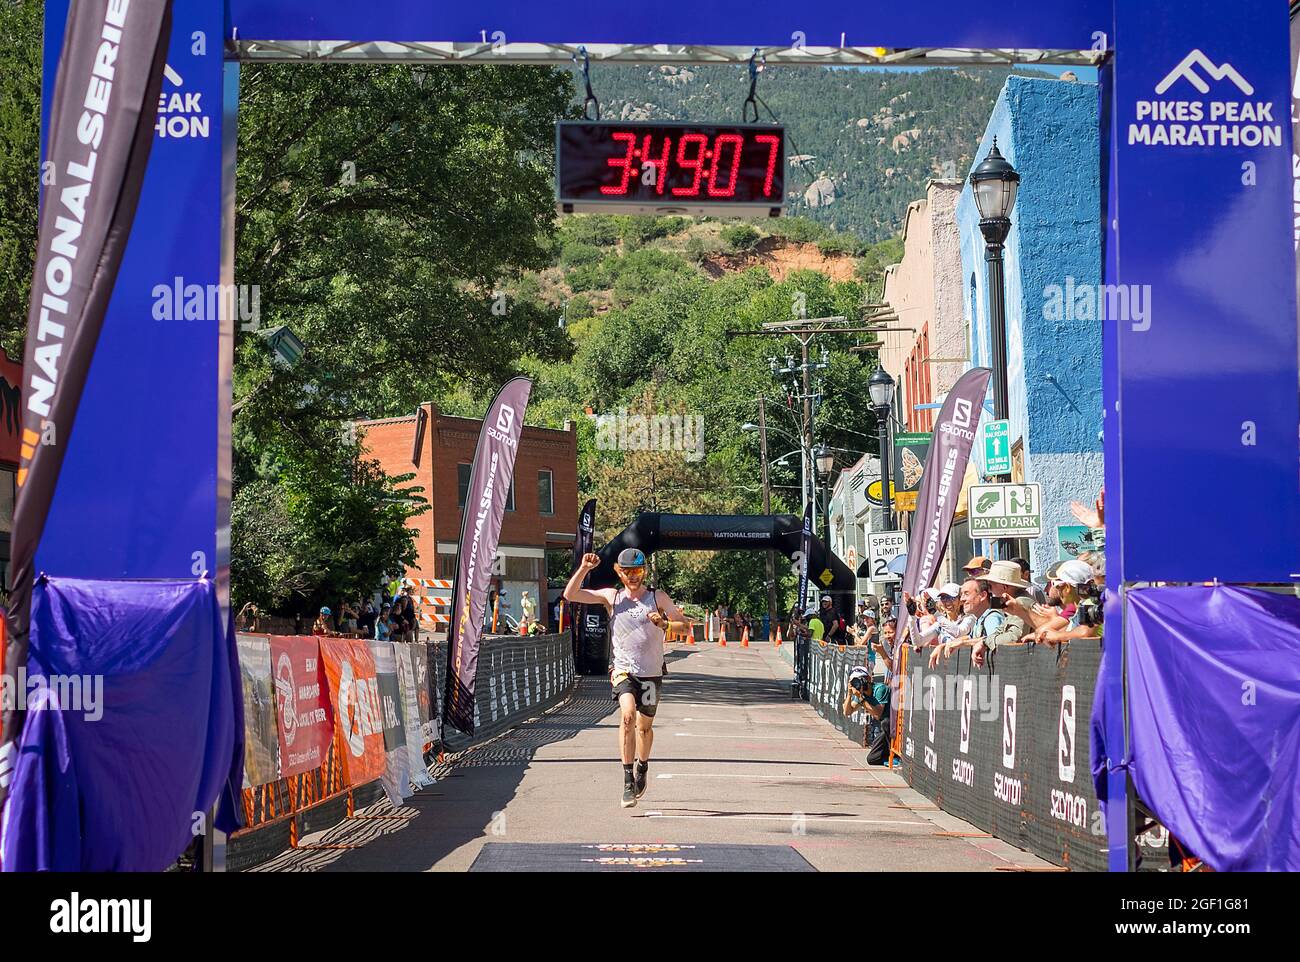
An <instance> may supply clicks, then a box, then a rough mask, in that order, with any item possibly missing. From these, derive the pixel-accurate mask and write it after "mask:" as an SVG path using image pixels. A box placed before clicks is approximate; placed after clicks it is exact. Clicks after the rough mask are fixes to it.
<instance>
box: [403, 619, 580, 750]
mask: <svg viewBox="0 0 1300 962" xmlns="http://www.w3.org/2000/svg"><path fill="white" fill-rule="evenodd" d="M429 648H430V653H429V657H431V658H433V660H434V664H435V665H436V666H437V668H436V670H437V672H438V688H437V690H438V691H439V692H441V691H443V690H445V688H444V686H445V684H446V677H447V645H446V642H435V643H432V644H430V646H429ZM574 680H575V674H574V668H573V642H572V640H571V638H570V637H569V634H568V633H567V632H565V633H564V634H562V635H485V636H484V637H483V639H482V641H481V642H480V645H479V652H478V676H477V679H476V681H475V683H474V734H473V735H472V736H469V735H464V734H462V733H461V732H458V731H456V730H455V729H454V728H450V727H446V726H444V727H443V731H442V738H443V747H444V748H445V750H446V751H450V752H458V751H463V750H464V749H466V748H468V747H470V746H471V745H473V744H475V743H477V742H480V741H483V740H484V739H486V738H491V737H492V736H494V735H498V734H500V733H501V732H503V731H505V730H506V729H508V728H511V727H512V726H514V725H517V724H518V723H519V722H521V721H523V720H525V719H527V718H531V717H533V716H534V715H537V714H540V713H541V712H544V711H546V710H547V709H549V708H553V707H554V706H555V705H558V704H559V703H560V702H561V701H563V700H564V699H565V698H566V697H567V696H568V694H569V693H570V692H571V691H572V690H573V685H574ZM440 707H441V706H440Z"/></svg>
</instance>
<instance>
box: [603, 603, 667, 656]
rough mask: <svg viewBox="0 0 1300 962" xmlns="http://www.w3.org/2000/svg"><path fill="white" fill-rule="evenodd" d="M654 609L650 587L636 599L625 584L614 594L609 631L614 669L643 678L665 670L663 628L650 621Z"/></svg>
mask: <svg viewBox="0 0 1300 962" xmlns="http://www.w3.org/2000/svg"><path fill="white" fill-rule="evenodd" d="M655 610H656V609H655V591H654V590H652V589H647V590H646V592H645V594H643V595H642V596H641V597H640V598H639V599H634V598H632V597H631V596H630V595H628V593H627V590H626V589H624V588H619V589H618V593H617V594H616V595H614V616H613V618H612V619H611V629H610V632H611V638H612V645H613V648H614V671H615V672H620V671H625V672H627V673H628V674H629V675H638V676H640V677H643V678H658V677H660V676H661V675H662V674H663V673H664V672H663V665H664V632H663V629H661V628H656V627H655V626H654V623H653V622H651V621H650V615H652V614H653V613H654V612H655Z"/></svg>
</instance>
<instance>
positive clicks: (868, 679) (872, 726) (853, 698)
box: [840, 666, 889, 765]
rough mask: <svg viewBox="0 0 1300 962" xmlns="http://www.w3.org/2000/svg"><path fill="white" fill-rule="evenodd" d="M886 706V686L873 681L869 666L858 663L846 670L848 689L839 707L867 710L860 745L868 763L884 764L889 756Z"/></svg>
mask: <svg viewBox="0 0 1300 962" xmlns="http://www.w3.org/2000/svg"><path fill="white" fill-rule="evenodd" d="M888 705H889V686H888V685H887V684H885V683H884V682H883V681H875V680H874V678H873V676H872V674H871V671H870V669H867V668H863V667H861V666H858V667H855V668H854V669H852V670H851V671H850V672H849V687H848V692H847V693H846V694H845V696H844V704H843V705H841V706H840V708H841V710H842V711H843V712H844V714H845V715H855V714H857V713H858V712H860V711H862V712H866V713H867V716H868V721H867V724H866V725H865V726H864V728H863V731H862V747H863V748H866V749H867V750H868V752H867V764H868V765H883V764H884V763H885V761H886V759H887V758H888V756H889V739H888V736H887V732H888V727H887V724H886V719H885V711H886V708H887V707H888Z"/></svg>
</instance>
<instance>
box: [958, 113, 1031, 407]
mask: <svg viewBox="0 0 1300 962" xmlns="http://www.w3.org/2000/svg"><path fill="white" fill-rule="evenodd" d="M970 186H971V192H972V193H973V194H974V195H975V206H976V208H977V209H978V210H979V213H980V233H982V234H983V235H984V261H985V263H987V264H988V289H989V290H988V296H989V329H990V334H991V336H990V340H991V341H992V343H993V416H994V417H995V418H997V419H999V420H1001V419H1004V418H1006V417H1007V305H1006V282H1005V280H1004V278H1003V275H1002V249H1003V245H1004V244H1005V243H1006V239H1007V234H1009V233H1010V231H1011V208H1012V207H1014V206H1015V203H1016V191H1017V190H1018V189H1019V186H1020V175H1019V174H1018V173H1016V169H1015V168H1014V167H1012V166H1011V164H1009V163H1008V162H1007V159H1006V158H1005V157H1003V156H1002V154H1001V153H1000V152H999V151H998V140H997V138H996V137H994V138H993V147H992V149H991V150H990V151H989V153H988V156H987V157H985V158H984V160H983V161H982V162H981V163H980V165H979V166H978V167H976V168H975V169H974V170H973V171H971V175H970Z"/></svg>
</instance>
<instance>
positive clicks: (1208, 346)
mask: <svg viewBox="0 0 1300 962" xmlns="http://www.w3.org/2000/svg"><path fill="white" fill-rule="evenodd" d="M68 5H69V4H68V0H48V2H47V4H46V7H45V10H46V25H47V27H46V35H45V53H44V60H45V89H44V103H45V108H46V109H45V112H44V113H45V116H46V117H47V118H48V115H49V104H50V97H51V94H52V90H53V84H54V77H55V73H56V67H57V64H58V58H59V53H60V50H61V49H62V46H63V39H64V38H63V32H64V26H65V23H66V20H67V13H68ZM174 9H175V13H174V21H173V27H172V36H171V44H170V48H169V51H168V56H167V60H168V66H169V67H170V68H171V72H170V75H169V78H168V81H167V84H170V85H172V86H168V85H167V84H165V85H164V90H165V91H166V92H168V93H173V92H181V93H184V94H185V98H184V99H185V103H186V104H187V109H188V106H189V105H192V107H193V112H194V113H195V117H194V118H193V119H194V122H193V123H189V124H187V125H186V129H187V130H188V131H191V132H193V135H192V136H188V137H183V138H177V137H170V136H168V137H163V138H159V139H158V142H157V143H156V144H155V146H154V148H153V152H152V155H151V158H150V161H149V167H148V172H147V174H146V178H145V185H144V192H143V194H142V197H141V200H140V204H139V208H138V211H137V214H136V218H135V222H134V225H133V228H132V232H131V240H130V243H129V244H128V247H127V252H126V257H125V260H124V262H123V265H122V268H121V271H120V273H119V278H118V282H117V285H116V287H115V290H114V292H113V297H112V302H111V304H110V306H109V309H108V312H107V314H106V317H105V321H104V326H103V330H102V333H101V335H100V337H99V340H98V347H97V350H96V352H95V356H94V360H93V362H92V364H91V367H90V373H89V377H88V379H87V382H86V387H85V392H84V395H83V397H82V403H81V405H80V407H79V410H78V416H77V422H76V431H75V433H73V432H72V431H71V428H70V426H62V425H61V426H60V428H61V430H60V434H61V436H62V437H64V438H66V439H67V440H65V441H64V443H65V444H66V445H67V455H66V459H65V461H64V466H63V471H62V474H61V475H60V477H59V483H58V490H57V493H56V494H55V495H54V500H53V503H52V504H51V507H50V511H49V515H48V519H47V522H46V527H45V531H44V534H43V536H42V538H41V541H40V544H39V547H38V550H37V560H36V564H35V569H36V570H38V571H45V572H49V573H51V574H53V575H58V576H64V577H84V578H103V579H176V578H179V579H185V580H192V579H193V578H195V577H197V576H198V575H199V574H200V573H201V572H205V571H212V572H213V573H214V574H215V576H216V583H217V586H218V591H219V592H220V593H222V595H223V600H225V601H226V602H228V588H229V554H230V537H229V536H230V483H231V482H230V469H231V460H230V435H231V427H230V425H231V390H232V371H233V347H234V341H235V337H236V328H235V323H236V322H235V320H234V319H233V318H232V317H231V316H229V314H228V313H224V312H223V316H221V317H219V318H215V319H213V318H209V319H207V322H197V323H185V324H175V323H166V324H160V323H158V322H156V321H154V320H152V319H151V316H150V315H151V310H150V308H151V292H152V291H154V290H155V289H156V288H157V287H158V286H163V287H164V288H165V287H167V286H168V285H172V284H173V283H175V284H181V283H184V284H185V285H187V286H188V285H192V284H193V285H201V286H206V287H211V286H226V287H227V289H229V287H230V286H231V285H234V284H235V282H236V278H235V277H234V256H233V255H234V237H235V221H234V218H235V179H234V160H235V141H236V121H237V111H238V97H239V81H238V75H239V62H240V61H241V60H245V59H248V60H254V59H282V60H286V61H287V60H294V61H301V62H326V61H336V60H347V59H354V60H359V61H365V62H401V61H407V62H411V61H423V62H426V63H444V64H458V63H462V64H464V63H475V62H479V63H481V62H490V63H512V62H514V63H523V62H548V61H549V62H559V61H561V60H567V59H568V56H570V55H572V53H573V52H574V51H576V49H577V47H578V45H579V44H587V45H589V47H591V49H592V50H593V51H596V56H595V57H594V58H593V59H595V61H596V66H597V67H598V66H599V63H600V55H601V49H600V48H599V45H609V46H610V48H611V49H610V50H609V51H607V53H608V55H609V59H611V60H618V61H621V62H635V63H649V64H654V63H665V62H667V63H717V62H723V63H726V62H732V63H739V62H742V61H743V60H744V59H745V58H747V57H748V55H749V53H750V52H758V53H760V54H768V53H770V55H771V58H772V62H773V63H774V64H775V63H777V62H780V63H799V64H804V63H806V64H808V65H816V64H822V63H834V64H837V65H847V64H877V65H879V64H884V65H890V64H893V65H901V64H907V65H909V66H916V65H918V64H926V63H963V64H970V65H979V64H1003V65H1005V64H1007V63H1061V62H1065V63H1079V62H1090V63H1096V64H1097V65H1098V81H1099V94H1100V96H1099V103H1098V124H1099V127H1100V130H1101V137H1102V140H1101V143H1102V150H1101V188H1102V190H1101V193H1102V198H1103V200H1102V207H1103V210H1101V211H1099V212H1098V213H1099V216H1100V217H1101V219H1102V221H1103V223H1104V224H1105V226H1106V231H1105V246H1104V249H1103V268H1104V270H1103V277H1104V280H1105V283H1106V284H1107V285H1108V288H1110V289H1122V290H1133V289H1137V288H1145V289H1146V290H1147V291H1148V292H1149V294H1150V297H1149V298H1148V303H1152V304H1153V307H1152V310H1151V313H1150V317H1149V319H1148V320H1147V321H1145V322H1143V323H1142V324H1132V323H1128V322H1126V321H1124V320H1123V319H1114V318H1112V319H1110V320H1109V322H1108V323H1107V324H1106V325H1105V326H1104V334H1103V356H1104V362H1103V397H1104V412H1105V414H1104V416H1105V420H1104V445H1105V476H1106V487H1107V495H1108V497H1107V499H1106V500H1107V504H1106V515H1107V517H1106V521H1107V528H1108V531H1107V576H1108V588H1109V595H1108V602H1107V614H1108V617H1107V620H1109V621H1111V622H1112V625H1113V626H1114V627H1113V628H1112V631H1113V632H1114V634H1115V635H1118V636H1120V637H1122V619H1123V616H1124V607H1123V602H1122V601H1121V600H1120V598H1121V595H1120V591H1121V590H1122V589H1125V588H1126V586H1127V585H1129V584H1132V583H1134V582H1151V581H1172V582H1207V581H1211V580H1218V581H1223V582H1288V581H1293V580H1294V579H1296V578H1300V485H1297V478H1296V459H1297V445H1296V434H1297V425H1298V423H1300V398H1298V397H1297V391H1296V385H1297V383H1298V382H1300V362H1298V358H1297V331H1296V297H1295V286H1296V272H1295V260H1294V258H1295V253H1294V247H1293V242H1292V241H1293V239H1292V230H1291V227H1292V225H1291V203H1292V201H1291V197H1292V176H1291V164H1290V151H1291V146H1292V143H1291V129H1290V126H1289V124H1287V123H1286V122H1285V118H1287V117H1288V116H1289V114H1290V110H1289V109H1288V103H1287V102H1288V99H1289V90H1290V87H1291V84H1290V69H1289V68H1290V64H1289V50H1288V17H1287V12H1286V8H1285V7H1284V6H1283V5H1282V4H1280V3H1278V2H1276V0H1240V2H1238V3H1237V4H1236V5H1235V6H1234V7H1233V8H1232V11H1231V12H1232V15H1231V16H1224V8H1223V7H1222V5H1218V4H1212V3H1208V2H1199V3H1184V4H1180V5H1178V6H1177V8H1176V9H1175V8H1169V7H1166V6H1163V5H1159V4H1152V3H1150V2H1149V0H1005V2H1004V3H1003V4H1002V5H1001V6H1000V7H999V9H998V11H997V15H996V16H991V15H990V14H989V11H988V10H987V9H986V8H982V7H978V6H973V5H970V4H967V3H959V2H955V0H931V2H927V3H921V4H912V5H897V4H889V3H884V2H878V0H852V2H845V0H835V2H831V3H828V4H825V5H822V6H821V7H819V8H818V10H817V11H816V12H815V14H813V13H809V12H807V11H804V10H802V9H791V8H790V7H789V6H788V5H787V4H781V3H775V2H770V0H746V2H743V3H742V2H740V0H721V2H719V3H715V4H712V5H706V6H703V7H700V8H699V9H694V8H692V9H690V10H689V15H688V16H675V14H676V13H677V12H680V11H677V10H675V9H674V8H671V7H668V8H665V7H664V6H663V5H659V6H636V5H632V6H627V5H624V6H605V7H596V6H594V5H591V4H585V3H583V4H577V3H572V4H571V3H564V2H560V3H555V4H551V5H541V4H536V3H532V2H519V0H484V2H481V3H478V4H474V5H472V6H471V5H464V4H461V5H455V4H447V5H433V4H429V3H427V2H426V0H376V2H372V3H369V4H352V3H341V2H338V0H317V2H314V3H311V4H303V3H301V2H298V0H225V2H221V0H176V3H175V8H174ZM805 20H807V21H809V22H807V23H805V22H804V21H805ZM353 38H360V39H353ZM1080 54H1083V55H1084V56H1083V58H1080ZM1090 55H1091V56H1090ZM1070 58H1074V59H1070ZM1228 67H1231V75H1235V77H1236V78H1237V79H1235V80H1234V79H1232V76H1230V75H1229V73H1228V70H1227V68H1228ZM173 87H174V88H175V89H173ZM1189 104H1190V105H1196V106H1198V108H1204V116H1206V117H1208V118H1213V117H1214V116H1215V112H1214V110H1213V108H1214V106H1215V105H1219V106H1221V107H1225V108H1238V107H1240V106H1241V105H1243V104H1250V105H1251V106H1252V107H1256V106H1257V107H1260V108H1266V110H1265V112H1266V113H1270V114H1271V117H1272V118H1274V121H1275V122H1277V123H1279V124H1280V126H1281V136H1280V143H1278V144H1276V145H1273V146H1271V147H1265V146H1253V147H1251V146H1245V145H1244V144H1242V143H1241V142H1239V141H1238V140H1233V141H1231V142H1225V141H1224V140H1223V139H1222V137H1220V138H1218V139H1217V140H1214V141H1212V142H1211V143H1212V144H1213V145H1212V146H1190V145H1188V144H1187V142H1186V139H1185V138H1182V139H1181V140H1180V138H1170V137H1168V130H1166V128H1168V127H1171V126H1173V125H1170V124H1168V123H1166V121H1167V119H1168V118H1169V117H1171V116H1180V117H1181V116H1189V115H1190V114H1191V113H1198V112H1199V109H1198V111H1192V112H1188V111H1186V110H1184V109H1182V108H1183V106H1184V105H1189ZM1237 113H1238V111H1237V110H1236V109H1232V110H1227V109H1224V110H1220V111H1219V112H1218V116H1219V117H1220V119H1221V120H1223V121H1224V122H1222V123H1219V125H1218V127H1216V130H1217V131H1220V132H1221V131H1223V130H1226V129H1228V128H1229V126H1230V125H1229V124H1228V122H1227V121H1226V119H1225V118H1227V117H1228V116H1230V115H1231V116H1235V115H1236V114H1237ZM1256 114H1257V115H1258V114H1259V111H1256ZM1135 131H1136V134H1135ZM1162 132H1163V133H1164V135H1165V136H1164V137H1163V138H1162V137H1161V136H1160V133H1162ZM1178 133H1180V134H1183V133H1185V130H1184V129H1181V128H1180V130H1179V131H1178ZM1247 168H1249V173H1250V176H1249V177H1247V176H1244V175H1243V170H1245V169H1247ZM1207 194H1208V197H1207ZM1203 198H1204V199H1209V200H1210V201H1212V202H1211V203H1205V202H1203ZM1121 237H1122V239H1123V244H1122V250H1121ZM1225 268H1226V269H1225ZM1241 277H1250V279H1251V282H1250V283H1249V284H1242V283H1241V281H1240V278H1241ZM243 280H247V281H250V282H255V281H256V280H257V279H256V278H249V279H243ZM209 322H210V323H209ZM1225 331H1231V332H1232V334H1231V336H1230V337H1225V336H1224V332H1225ZM1207 362H1208V363H1207ZM1207 398H1209V399H1212V402H1211V403H1208V404H1207ZM1121 402H1122V403H1121ZM1191 412H1195V413H1196V418H1195V419H1191V418H1190V413H1191ZM1247 437H1248V438H1249V440H1246V438H1247ZM1205 464H1214V465H1216V466H1219V467H1220V468H1221V470H1219V471H1214V472H1207V471H1205V470H1204V465H1205ZM105 465H114V466H115V470H113V471H105V470H104V466H105ZM1224 475H1229V476H1231V477H1232V478H1233V480H1234V485H1233V493H1234V495H1235V497H1234V507H1235V514H1234V522H1235V524H1234V531H1235V533H1236V534H1237V537H1234V538H1229V539H1220V540H1219V542H1218V543H1217V544H1216V548H1215V550H1214V551H1213V552H1207V551H1206V550H1205V549H1204V536H1203V534H1202V533H1201V530H1200V528H1199V527H1198V526H1196V525H1192V524H1187V523H1186V522H1187V519H1188V518H1194V517H1198V516H1200V514H1202V513H1203V511H1204V507H1205V505H1208V504H1215V503H1218V500H1219V498H1220V496H1221V490H1222V484H1221V481H1220V480H1219V479H1220V478H1221V477H1223V476H1224ZM1171 481H1176V483H1171ZM1130 502H1131V510H1130ZM87 517H94V518H95V521H96V529H97V530H96V534H97V537H96V538H94V539H90V540H88V539H86V537H85V531H86V526H85V520H86V518H87ZM660 534H661V536H662V534H663V532H662V531H661V532H660ZM1137 590H1140V589H1137ZM1123 678H1124V669H1123V665H1122V661H1121V659H1119V658H1114V659H1110V660H1109V661H1108V662H1105V663H1103V666H1102V669H1101V676H1100V678H1099V681H1098V686H1099V694H1100V692H1101V691H1103V690H1104V691H1105V692H1106V697H1107V699H1108V700H1109V701H1110V703H1111V704H1114V705H1119V704H1122V703H1123V701H1124V699H1125V698H1126V697H1128V693H1126V692H1125V691H1124V685H1123ZM1135 697H1136V696H1135ZM1105 727H1106V731H1107V743H1108V744H1110V745H1116V746H1119V745H1125V744H1126V732H1125V729H1124V727H1123V719H1122V716H1121V714H1120V713H1119V712H1112V713H1111V716H1109V717H1108V718H1107V721H1106V726H1105ZM1108 785H1109V797H1110V800H1111V804H1112V805H1115V804H1116V803H1117V802H1122V801H1123V800H1124V799H1125V798H1126V797H1127V794H1128V787H1127V776H1126V774H1125V773H1124V772H1123V771H1122V770H1120V769H1119V768H1118V766H1116V767H1115V768H1113V769H1112V770H1111V771H1110V774H1109V775H1108ZM1126 821H1127V823H1128V824H1125V822H1126ZM1131 827H1132V816H1131V812H1130V813H1128V814H1127V815H1125V816H1124V817H1122V818H1121V817H1117V818H1113V819H1111V820H1110V823H1109V826H1108V828H1109V834H1110V852H1111V863H1110V864H1111V867H1112V868H1115V869H1124V868H1127V867H1128V865H1127V861H1126V859H1127V854H1126V853H1127V847H1128V836H1129V835H1130V834H1131V833H1130V832H1129V829H1131Z"/></svg>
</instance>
